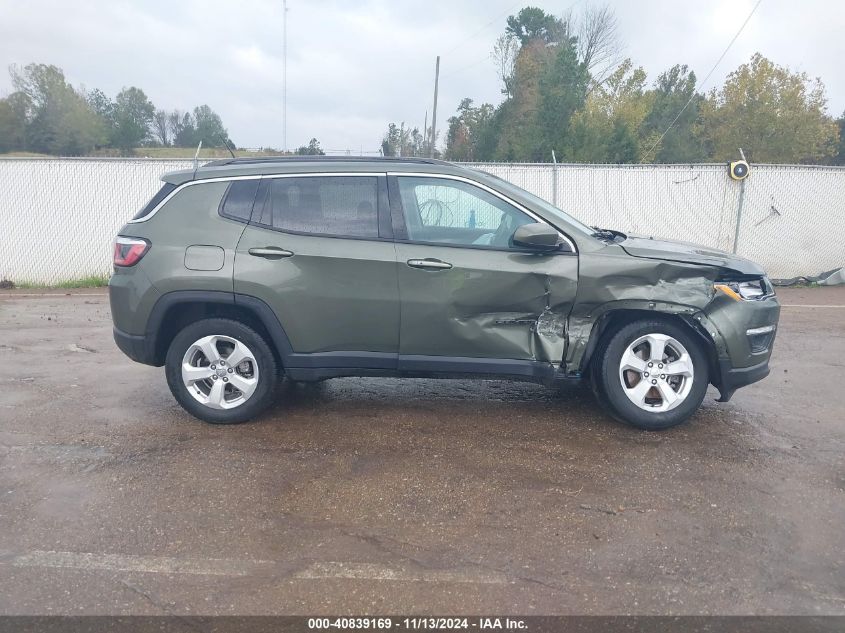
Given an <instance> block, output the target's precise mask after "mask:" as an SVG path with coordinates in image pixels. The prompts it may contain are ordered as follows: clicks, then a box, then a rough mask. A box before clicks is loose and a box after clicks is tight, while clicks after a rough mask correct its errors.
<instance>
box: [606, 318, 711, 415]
mask: <svg viewBox="0 0 845 633" xmlns="http://www.w3.org/2000/svg"><path fill="white" fill-rule="evenodd" d="M593 383H594V388H595V390H596V395H597V396H598V399H599V402H600V403H601V404H602V405H604V406H605V407H606V408H607V409H609V411H610V413H611V414H612V415H613V416H614V417H615V418H617V419H619V420H622V421H624V422H627V423H629V424H632V425H634V426H636V427H638V428H641V429H646V430H652V431H654V430H660V429H667V428H669V427H672V426H676V425H678V424H681V423H682V422H685V421H686V420H688V419H689V417H690V416H691V415H692V414H693V413H695V411H696V410H697V409H698V407H699V406H701V402H702V400H704V395H705V392H706V391H707V385H708V383H709V372H708V363H707V356H706V353H705V351H704V349H703V347H702V346H701V344H700V342H699V341H698V340H697V338H696V337H695V335H694V334H693V333H692V332H690V331H689V330H687V329H686V328H684V327H682V326H679V325H677V324H674V323H669V322H666V321H661V320H654V319H649V320H641V321H634V322H633V323H629V324H628V325H626V326H624V327H622V328H621V329H619V330H618V331H617V332H615V333H614V334H612V335H611V336H610V337H609V338H607V339H606V341H605V344H604V345H603V346H602V347H601V348H600V350H599V352H598V354H597V363H595V365H594V372H593Z"/></svg>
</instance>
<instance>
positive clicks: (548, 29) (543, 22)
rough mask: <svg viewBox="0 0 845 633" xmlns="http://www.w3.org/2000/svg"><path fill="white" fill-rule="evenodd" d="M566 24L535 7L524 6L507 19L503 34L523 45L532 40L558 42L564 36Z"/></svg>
mask: <svg viewBox="0 0 845 633" xmlns="http://www.w3.org/2000/svg"><path fill="white" fill-rule="evenodd" d="M566 30H567V29H566V24H565V23H564V22H563V20H561V19H560V18H556V17H555V16H553V15H551V14H549V13H546V12H545V11H543V10H542V9H539V8H537V7H525V8H524V9H520V11H519V13H517V14H516V15H511V16H509V17H508V20H507V28H506V29H505V34H506V35H509V36H511V37H515V38H516V39H518V40H519V41H520V42H521V43H522V45H523V46H525V45H526V44H527V43H528V42H531V41H533V40H539V41H541V42H543V43H545V44H553V43H556V42H560V41H561V40H562V39H564V38H565V37H566Z"/></svg>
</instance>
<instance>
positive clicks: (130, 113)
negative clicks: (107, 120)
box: [112, 86, 155, 152]
mask: <svg viewBox="0 0 845 633" xmlns="http://www.w3.org/2000/svg"><path fill="white" fill-rule="evenodd" d="M154 114H155V106H154V105H153V104H152V102H151V101H150V100H149V99H148V98H147V95H146V94H144V91H143V90H141V89H140V88H135V87H134V86H133V87H130V88H124V89H123V90H121V91H120V92H119V93H117V97H115V100H114V133H113V137H112V145H114V146H115V147H119V148H120V149H122V150H124V151H127V152H128V151H131V150H133V149H134V148H136V147H138V146H139V145H141V144H142V143H143V142H144V141H145V140H147V138H148V137H149V135H150V125H151V124H152V121H153V115H154Z"/></svg>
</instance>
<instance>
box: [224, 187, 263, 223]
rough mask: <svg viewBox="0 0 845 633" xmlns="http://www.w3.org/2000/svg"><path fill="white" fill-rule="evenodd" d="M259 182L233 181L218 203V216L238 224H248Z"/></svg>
mask: <svg viewBox="0 0 845 633" xmlns="http://www.w3.org/2000/svg"><path fill="white" fill-rule="evenodd" d="M259 182H260V181H259V180H258V179H253V180H233V181H232V182H231V183H230V184H229V187H228V188H227V189H226V195H224V196H223V200H221V201H220V215H222V216H224V217H227V218H231V219H233V220H238V221H239V222H249V217H250V216H251V215H252V204H253V202H254V201H255V193H256V192H257V191H258V183H259Z"/></svg>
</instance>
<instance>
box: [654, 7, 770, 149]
mask: <svg viewBox="0 0 845 633" xmlns="http://www.w3.org/2000/svg"><path fill="white" fill-rule="evenodd" d="M761 2H763V0H757V4H755V5H754V8H753V9H751V13H749V14H748V17H747V18H745V22H743V23H742V26H740V27H739V30H738V31H737V32H736V35H734V37H733V39H732V40H731V41H730V43H729V44H728V46H727V48H725V50H724V51H723V52H722V55H721V56H720V57H719V59H717V60H716V63H715V64H713V68H711V69H710V72H709V73H707V76H706V77H705V78H704V80H703V81H702V82H701V83H700V84H699V86H700V87H702V88H703V87H704V84H706V83H707V80H708V79H710V76H711V75H712V74H713V72H714V71H715V70H716V67H717V66H718V65H719V64H721V63H722V60H723V59H725V55H727V54H728V51H729V50H731V46H733V45H734V42H736V40H737V38H738V37H739V35H740V33H742V31H743V30H744V29H745V25H746V24H748V21H749V20H750V19H751V16H752V15H754V12H755V11H757V7H759V6H760V3H761ZM696 94H697V93H696V91H695V90H693V91H692V95H690V98H689V101H687V102H686V103H685V104H684V107H683V108H681V110H680V112H678V115H677V116H676V117H675V118H674V119H673V120H672V122H671V123H670V124H669V127H667V128H666V131H665V132H663V134H661V135H660V138H659V139H657V141H656V142H655V143H654V145H652V146H651V148H650V149H649V150H648V151H647V152H646V153H645V154H643V159H642V160H641V161H640V162H641V163H644V162H645V160H646V158H648V157H649V156H650V154H651V152H653V151H654V148H656V147H657V146H658V145H660V141H662V140H663V138H664V137H665V136H666V135H667V134H668V133H669V130H671V129H672V127H673V126H674V125H675V123H677V122H678V119H680V118H681V115H682V114H683V113H684V111H685V110H686V109H687V107H688V106H689V104H691V103H692V100H693V99H695V97H696Z"/></svg>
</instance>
